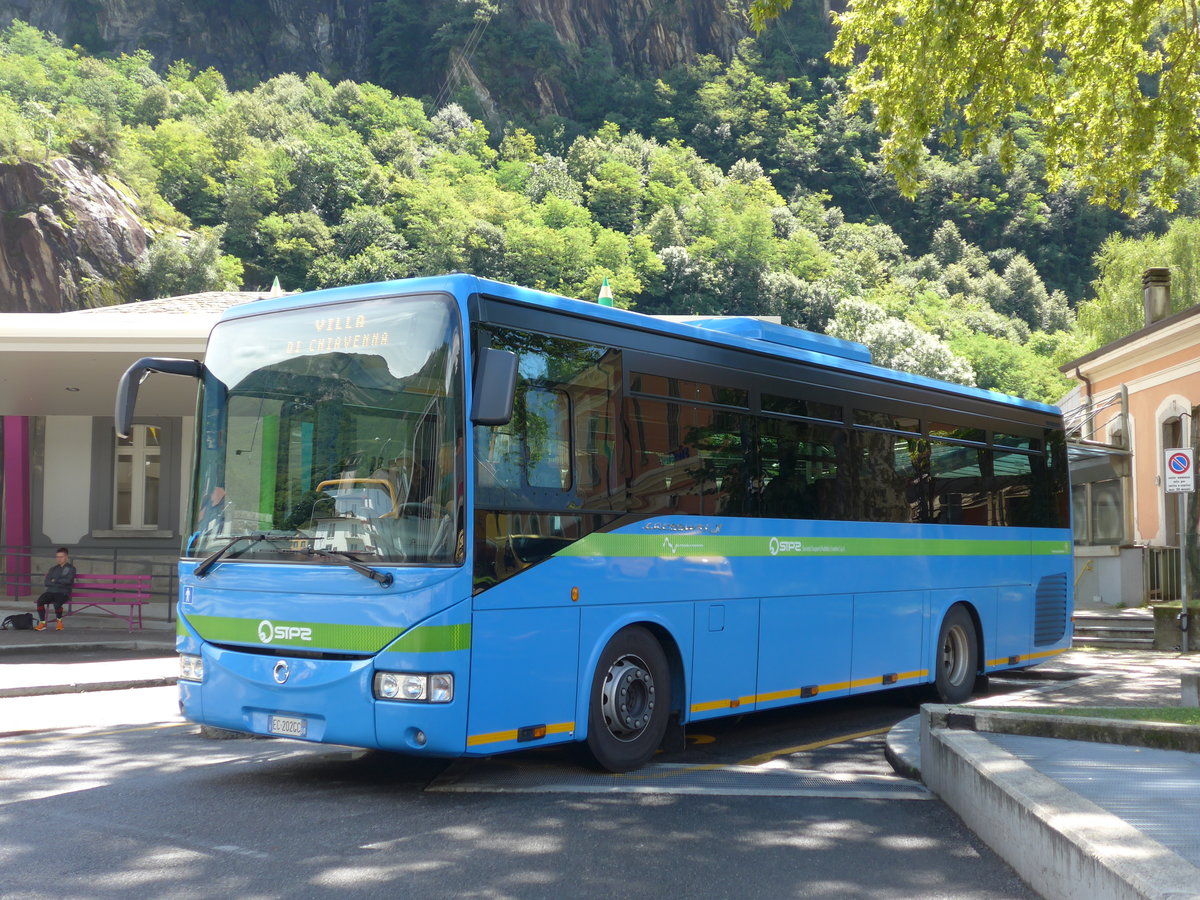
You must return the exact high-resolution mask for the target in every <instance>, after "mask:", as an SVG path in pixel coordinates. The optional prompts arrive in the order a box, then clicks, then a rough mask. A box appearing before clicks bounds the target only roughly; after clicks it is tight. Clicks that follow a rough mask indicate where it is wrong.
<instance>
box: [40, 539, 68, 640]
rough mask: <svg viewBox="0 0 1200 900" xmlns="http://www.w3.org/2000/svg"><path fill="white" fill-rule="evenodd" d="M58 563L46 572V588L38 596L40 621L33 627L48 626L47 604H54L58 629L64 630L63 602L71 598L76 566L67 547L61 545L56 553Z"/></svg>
mask: <svg viewBox="0 0 1200 900" xmlns="http://www.w3.org/2000/svg"><path fill="white" fill-rule="evenodd" d="M54 558H55V560H56V561H57V565H54V566H51V567H50V571H49V572H47V573H46V578H45V583H46V590H45V592H44V593H43V594H42V596H40V597H38V602H37V611H38V623H37V624H36V625H34V626H33V627H34V628H35V629H36V630H38V631H41V630H43V629H44V628H45V627H46V604H48V603H52V604H54V614H55V616H57V617H58V624H57V625H56V626H55V629H56V630H57V631H62V630H63V604H64V603H66V602H67V601H68V600H70V599H71V587H72V585H74V584H75V567H74V566H73V565H71V557H70V554H68V553H67V548H66V547H59V548H58V550H56V551H55V553H54Z"/></svg>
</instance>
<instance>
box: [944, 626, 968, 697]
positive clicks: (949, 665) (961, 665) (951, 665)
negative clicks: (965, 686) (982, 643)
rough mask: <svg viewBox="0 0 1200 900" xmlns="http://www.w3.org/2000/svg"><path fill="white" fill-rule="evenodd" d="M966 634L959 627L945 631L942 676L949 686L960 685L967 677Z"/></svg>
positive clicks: (952, 627)
mask: <svg viewBox="0 0 1200 900" xmlns="http://www.w3.org/2000/svg"><path fill="white" fill-rule="evenodd" d="M968 656H969V653H968V652H967V633H966V631H965V630H964V629H963V627H962V626H961V625H952V626H951V627H950V628H948V629H947V630H946V639H945V640H944V641H943V642H942V674H943V675H944V676H945V678H946V681H948V682H949V683H950V684H954V685H958V684H962V683H963V681H964V680H965V679H966V676H967V658H968Z"/></svg>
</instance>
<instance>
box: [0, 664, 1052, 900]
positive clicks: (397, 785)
mask: <svg viewBox="0 0 1200 900" xmlns="http://www.w3.org/2000/svg"><path fill="white" fill-rule="evenodd" d="M26 701H34V702H32V703H27V702H26ZM911 709H912V707H911V706H907V705H904V704H902V703H900V702H899V701H898V700H893V699H891V698H887V699H884V700H882V701H881V700H879V699H875V700H853V701H844V702H843V701H834V702H827V703H822V704H817V705H815V706H813V707H810V708H808V709H806V710H803V711H790V712H774V713H768V714H763V715H752V716H747V717H744V718H743V719H742V720H741V721H737V720H729V721H725V722H721V723H713V724H711V725H708V726H706V727H705V728H704V729H699V728H696V729H693V730H692V732H691V742H690V745H689V747H688V749H687V750H686V751H684V752H683V753H681V754H674V755H671V756H669V757H661V758H660V760H659V761H657V762H656V764H655V768H656V770H661V769H662V767H663V766H669V767H674V768H675V769H676V770H678V773H677V777H672V778H669V779H667V780H668V781H669V782H671V785H672V786H671V787H667V788H657V787H650V788H647V786H646V783H645V780H644V779H641V778H640V777H639V778H628V777H627V778H625V779H624V780H623V781H622V780H614V779H612V778H611V777H610V778H608V779H607V780H606V781H604V782H603V783H601V784H600V785H599V786H598V787H597V786H596V782H595V777H594V776H589V775H588V774H587V773H584V772H582V771H581V770H580V769H579V768H578V767H577V766H576V765H575V763H574V760H573V758H572V757H571V756H570V755H569V754H566V753H563V752H561V751H542V752H538V753H531V754H526V755H523V756H518V757H505V758H503V759H497V760H494V761H488V760H484V761H477V762H473V763H466V764H464V763H459V764H456V765H455V766H453V767H452V768H451V769H449V770H447V769H446V766H445V765H444V764H440V763H428V762H416V761H413V760H411V759H407V758H403V757H398V756H393V755H390V754H384V753H369V752H363V751H351V750H346V749H342V748H336V747H325V746H318V745H310V744H302V743H297V742H290V741H276V740H212V739H209V738H206V737H203V736H201V735H200V734H199V733H198V730H197V729H196V727H195V726H193V725H189V724H186V723H183V722H181V721H180V720H179V719H178V718H177V716H176V713H175V691H174V689H173V688H144V689H140V690H136V691H113V692H101V693H94V694H85V695H64V696H56V697H43V698H14V699H4V700H0V723H3V724H0V731H10V730H14V728H13V726H14V725H15V724H17V723H24V724H25V725H27V726H28V731H27V733H25V734H22V735H19V736H14V737H9V738H5V739H2V740H0V897H2V898H4V900H9V898H108V897H122V898H124V897H131V896H136V897H138V898H151V897H171V898H188V897H213V896H237V897H285V896H286V897H342V896H345V897H410V896H411V897H421V898H428V897H479V898H509V897H512V898H527V897H528V898H536V897H555V898H557V897H562V896H564V895H570V896H580V897H606V898H613V897H617V898H621V897H630V898H641V897H654V898H659V897H665V896H674V897H679V896H684V897H689V896H694V897H718V898H721V897H736V898H756V897H763V898H779V897H830V898H906V900H907V898H940V897H944V898H1015V897H1022V898H1023V897H1034V896H1036V895H1035V894H1033V893H1032V892H1031V891H1030V890H1029V889H1028V888H1027V887H1026V886H1025V885H1024V884H1023V883H1022V882H1021V881H1020V880H1019V879H1018V878H1017V877H1016V876H1015V875H1014V874H1013V872H1012V871H1011V870H1010V869H1009V868H1008V867H1007V866H1005V865H1004V864H1003V863H1002V862H1001V861H1000V860H999V859H998V858H997V857H995V856H994V855H993V854H992V853H991V851H990V850H988V849H987V848H986V847H985V846H983V845H982V844H981V843H980V842H979V841H978V840H976V839H975V837H974V836H973V835H972V834H971V833H970V832H969V831H967V830H966V829H965V828H964V827H963V826H962V824H961V823H960V822H959V821H958V819H957V818H956V817H955V816H954V815H953V814H952V813H951V812H949V810H947V809H946V807H944V806H943V805H942V804H941V803H940V802H938V801H936V800H935V799H932V798H930V797H927V796H926V797H919V796H917V797H914V793H917V794H919V790H918V789H916V788H915V787H914V786H912V785H908V784H906V783H899V782H897V780H895V779H892V778H891V772H890V769H889V768H888V767H887V764H886V762H885V761H884V760H883V754H882V745H883V736H882V734H881V733H875V734H871V733H870V732H878V731H879V730H880V729H884V728H886V727H887V726H888V725H889V724H890V723H891V722H894V721H897V720H898V719H900V718H903V717H905V716H907V715H909V714H911ZM72 725H73V726H75V727H71V726H72ZM50 729H52V730H50ZM852 735H861V736H860V737H857V738H852V739H850V740H841V739H839V738H846V737H848V736H852ZM738 763H751V766H748V767H743V768H741V769H738V768H736V764H738ZM729 764H734V766H735V772H736V773H737V774H735V775H734V776H730V778H729V780H728V781H727V782H724V783H722V787H721V788H720V789H709V788H707V787H705V782H704V781H703V779H702V778H701V779H700V780H699V781H696V780H695V778H696V773H700V775H702V776H707V775H708V774H710V773H712V772H714V771H716V770H718V769H719V767H723V766H727V765H729ZM746 770H751V771H750V774H746ZM762 772H771V773H773V777H780V776H782V777H785V778H788V777H792V776H795V777H797V778H802V779H803V780H804V783H805V784H809V782H811V781H812V780H813V779H816V781H817V782H818V784H817V787H815V788H812V789H806V790H807V793H804V792H802V794H803V795H797V794H796V793H795V792H793V793H792V794H790V795H785V796H772V795H770V791H767V792H764V791H763V790H762V789H761V788H760V787H759V785H761V784H762V783H763V779H762V778H758V777H756V775H757V774H759V773H762ZM513 773H515V774H516V775H517V776H518V779H519V778H520V777H525V778H526V781H529V778H528V776H529V775H530V773H533V774H534V775H540V774H545V773H551V774H554V776H555V777H558V778H570V779H580V778H582V780H583V782H584V784H583V787H581V788H573V789H571V790H559V789H556V788H551V789H548V790H547V789H544V788H539V787H538V786H537V782H538V780H539V779H538V778H536V777H535V778H533V779H532V782H533V784H534V786H533V787H532V788H530V787H528V785H527V786H526V787H525V788H518V789H515V790H513V789H508V788H505V787H504V784H505V777H507V776H510V775H512V774H513ZM671 774H672V775H675V774H676V773H675V772H672V773H671ZM717 774H719V775H722V776H724V774H725V770H724V769H719V771H717ZM450 775H454V777H453V778H450V777H448V776H450ZM639 775H640V773H639ZM589 779H592V780H591V781H589ZM542 780H543V781H544V779H542ZM885 781H889V782H895V783H897V786H898V787H899V788H900V789H901V794H900V795H899V796H903V797H904V799H866V798H867V797H869V796H872V794H871V791H870V790H867V788H870V786H871V785H873V784H882V783H884V782H885ZM689 783H692V784H694V785H698V787H695V788H694V792H691V793H687V792H678V791H677V787H676V785H685V786H686V785H688V784H689ZM447 786H449V787H450V789H446V788H447Z"/></svg>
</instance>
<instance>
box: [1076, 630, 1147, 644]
mask: <svg viewBox="0 0 1200 900" xmlns="http://www.w3.org/2000/svg"><path fill="white" fill-rule="evenodd" d="M1074 636H1075V637H1088V638H1094V640H1102V641H1109V640H1112V641H1123V640H1134V641H1142V640H1145V641H1152V640H1154V629H1152V628H1076V629H1075V632H1074Z"/></svg>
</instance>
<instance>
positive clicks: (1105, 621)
mask: <svg viewBox="0 0 1200 900" xmlns="http://www.w3.org/2000/svg"><path fill="white" fill-rule="evenodd" d="M1074 624H1075V630H1074V637H1073V638H1072V640H1071V646H1072V647H1102V648H1104V649H1107V650H1153V649H1154V613H1152V612H1151V611H1150V610H1148V609H1112V610H1097V609H1077V610H1075V623H1074Z"/></svg>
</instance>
